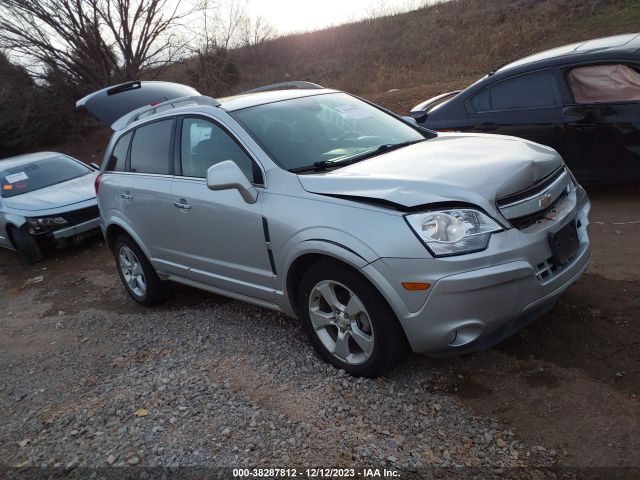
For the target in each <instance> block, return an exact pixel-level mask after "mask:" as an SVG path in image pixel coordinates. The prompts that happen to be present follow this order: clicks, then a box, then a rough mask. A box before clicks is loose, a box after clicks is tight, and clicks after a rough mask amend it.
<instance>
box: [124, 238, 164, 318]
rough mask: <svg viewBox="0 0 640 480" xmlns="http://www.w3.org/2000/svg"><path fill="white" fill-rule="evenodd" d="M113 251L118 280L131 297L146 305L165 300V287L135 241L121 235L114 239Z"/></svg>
mask: <svg viewBox="0 0 640 480" xmlns="http://www.w3.org/2000/svg"><path fill="white" fill-rule="evenodd" d="M113 253H114V255H115V259H116V267H117V269H118V274H119V275H120V280H122V284H123V285H124V287H125V288H126V289H127V292H128V293H129V295H130V296H131V298H133V299H134V300H135V301H136V302H138V303H140V304H142V305H146V306H151V305H157V304H158V303H160V302H162V301H163V300H165V298H166V296H167V295H166V294H167V287H166V285H165V283H164V282H163V281H162V280H160V278H158V275H157V274H156V272H155V270H154V269H153V266H152V265H151V263H150V262H149V260H148V259H147V257H146V256H145V254H144V253H143V252H142V250H140V247H138V245H137V244H136V242H134V241H133V240H132V239H131V238H130V237H129V236H125V235H122V236H120V237H118V239H117V240H116V241H115V243H114V249H113Z"/></svg>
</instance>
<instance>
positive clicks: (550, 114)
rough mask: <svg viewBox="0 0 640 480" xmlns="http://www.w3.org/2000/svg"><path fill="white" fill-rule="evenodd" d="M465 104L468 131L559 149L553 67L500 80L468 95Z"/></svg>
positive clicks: (559, 124)
mask: <svg viewBox="0 0 640 480" xmlns="http://www.w3.org/2000/svg"><path fill="white" fill-rule="evenodd" d="M467 107H468V109H469V131H472V132H480V133H497V134H501V135H513V136H516V137H521V138H525V139H527V140H532V141H534V142H537V143H541V144H543V145H548V146H550V147H552V148H555V149H556V150H560V151H561V150H562V138H563V125H562V102H561V97H560V90H559V88H558V86H557V82H556V75H555V72H554V70H550V69H546V70H538V71H535V72H530V73H525V74H521V75H517V76H514V77H510V78H507V79H504V80H500V81H498V82H496V83H493V84H491V85H489V86H487V87H486V88H484V89H483V90H481V91H480V92H478V93H476V94H475V95H474V96H473V97H471V98H470V99H469V101H468V103H467ZM561 153H562V152H561Z"/></svg>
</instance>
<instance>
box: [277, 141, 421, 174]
mask: <svg viewBox="0 0 640 480" xmlns="http://www.w3.org/2000/svg"><path fill="white" fill-rule="evenodd" d="M425 140H426V138H421V139H419V140H410V141H408V142H401V143H384V144H382V145H380V146H378V147H376V148H374V149H372V150H367V151H365V152H362V153H359V154H356V155H353V156H351V157H346V158H339V159H336V160H322V161H320V162H314V163H313V164H312V165H306V166H304V167H297V168H290V169H289V171H290V172H292V173H303V172H320V171H324V170H328V169H329V168H333V167H346V166H347V165H351V164H353V163H357V162H360V161H362V160H366V159H367V158H371V157H375V156H376V155H379V154H381V153H386V152H390V151H391V150H397V149H398V148H402V147H407V146H409V145H413V144H414V143H418V142H424V141H425Z"/></svg>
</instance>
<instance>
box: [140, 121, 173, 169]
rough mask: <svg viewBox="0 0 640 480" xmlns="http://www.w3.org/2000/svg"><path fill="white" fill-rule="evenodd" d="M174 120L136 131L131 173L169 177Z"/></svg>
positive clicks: (143, 127)
mask: <svg viewBox="0 0 640 480" xmlns="http://www.w3.org/2000/svg"><path fill="white" fill-rule="evenodd" d="M172 130H173V119H168V120H160V121H158V122H153V123H148V124H146V125H143V126H141V127H139V128H137V129H136V131H135V133H134V135H133V141H132V142H131V156H130V158H131V171H132V172H137V173H157V174H164V175H168V174H169V173H170V171H171V169H170V162H171V146H172V142H171V140H172Z"/></svg>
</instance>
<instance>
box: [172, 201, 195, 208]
mask: <svg viewBox="0 0 640 480" xmlns="http://www.w3.org/2000/svg"><path fill="white" fill-rule="evenodd" d="M173 206H174V207H177V208H181V209H183V210H189V209H190V208H191V205H189V204H188V203H187V201H186V200H185V199H184V198H181V199H180V200H178V201H177V202H173Z"/></svg>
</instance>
